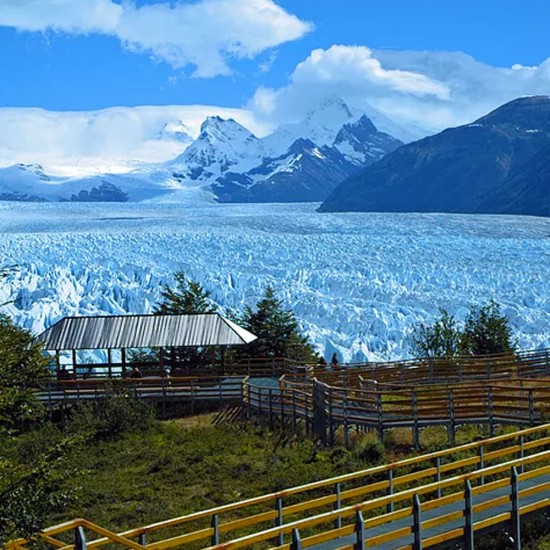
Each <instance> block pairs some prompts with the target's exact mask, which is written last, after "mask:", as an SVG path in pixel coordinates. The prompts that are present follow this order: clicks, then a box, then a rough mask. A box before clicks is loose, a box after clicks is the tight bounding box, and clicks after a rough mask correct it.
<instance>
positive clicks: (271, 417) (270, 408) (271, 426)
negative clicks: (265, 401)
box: [269, 388, 273, 430]
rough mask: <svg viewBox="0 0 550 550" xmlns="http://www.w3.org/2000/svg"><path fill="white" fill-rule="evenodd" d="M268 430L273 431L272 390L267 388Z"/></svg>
mask: <svg viewBox="0 0 550 550" xmlns="http://www.w3.org/2000/svg"><path fill="white" fill-rule="evenodd" d="M269 429H270V430H273V390H272V389H271V388H269Z"/></svg>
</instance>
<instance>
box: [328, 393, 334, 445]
mask: <svg viewBox="0 0 550 550" xmlns="http://www.w3.org/2000/svg"><path fill="white" fill-rule="evenodd" d="M328 414H329V420H328V443H329V445H330V446H331V447H332V446H333V445H334V418H333V416H334V415H333V408H332V387H331V388H330V389H329V391H328Z"/></svg>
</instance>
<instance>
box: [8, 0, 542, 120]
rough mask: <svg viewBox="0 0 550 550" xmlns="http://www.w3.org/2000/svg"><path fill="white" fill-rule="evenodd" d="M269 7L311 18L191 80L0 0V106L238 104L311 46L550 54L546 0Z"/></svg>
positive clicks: (312, 0)
mask: <svg viewBox="0 0 550 550" xmlns="http://www.w3.org/2000/svg"><path fill="white" fill-rule="evenodd" d="M79 2H80V3H81V5H83V4H84V3H85V2H84V1H83V0H79ZM42 3H44V2H42ZM46 3H47V2H46ZM159 3H162V2H159V1H157V2H156V4H159ZM187 3H188V2H187ZM3 4H6V5H7V4H11V5H12V7H13V6H14V5H17V6H19V9H20V10H21V11H22V12H23V13H22V15H20V17H19V19H18V24H14V23H13V22H11V21H7V22H6V21H2V20H1V19H2V16H1V11H2V9H3V8H2V5H3ZM145 4H153V2H139V3H138V4H137V7H142V6H144V5H145ZM277 5H278V6H279V7H280V8H282V9H284V10H285V12H286V13H288V14H291V15H294V16H296V17H298V18H299V19H300V20H301V21H303V22H310V23H312V28H311V30H309V32H308V31H306V32H303V33H302V35H301V36H299V37H297V38H293V37H291V38H289V39H288V40H281V41H280V43H279V44H275V45H273V46H269V45H268V46H266V47H265V48H260V49H261V51H259V52H258V53H257V54H254V55H251V57H250V58H246V59H239V58H238V57H235V58H233V59H230V61H229V63H228V64H229V67H230V74H224V75H219V76H213V77H207V78H200V77H199V78H197V77H191V73H192V72H193V70H194V68H193V64H188V65H184V66H177V67H176V66H173V64H170V63H169V62H167V61H166V60H164V59H162V58H159V57H158V56H154V55H152V54H151V52H150V51H145V52H143V51H139V52H134V51H130V50H129V49H128V48H127V47H123V46H122V45H121V41H120V39H119V38H118V37H117V36H114V35H109V34H105V33H98V32H93V31H92V32H90V31H89V30H86V29H84V30H82V31H78V32H73V31H71V30H67V29H62V30H52V29H51V27H48V26H47V21H46V22H44V25H43V28H38V29H37V30H34V29H32V30H27V29H25V12H26V13H27V14H28V15H29V16H30V15H32V11H33V10H36V9H37V8H36V2H34V1H30V0H17V1H15V0H13V1H12V0H0V23H3V24H4V26H0V52H1V53H0V74H2V75H3V77H2V79H1V81H0V106H19V107H43V108H46V109H52V110H90V109H100V108H105V107H109V106H113V105H130V106H134V105H142V104H151V105H159V104H160V105H163V104H195V103H202V104H213V105H221V106H231V107H240V106H242V105H245V104H246V103H247V102H248V101H249V100H250V98H252V97H253V96H254V94H255V91H256V90H257V88H258V87H260V86H262V87H267V88H270V89H278V88H281V87H283V86H285V85H287V84H288V82H289V78H290V76H291V75H292V73H293V71H294V69H295V68H296V66H297V64H298V63H300V62H302V61H304V60H305V59H306V58H307V57H308V55H309V54H310V52H311V51H312V50H314V49H317V48H321V49H324V50H326V49H328V48H330V47H331V46H332V45H334V44H342V45H348V46H351V45H363V46H367V47H368V48H371V49H373V50H387V49H389V50H396V51H402V50H416V51H418V50H431V51H451V52H452V51H462V52H465V53H466V54H469V55H471V56H472V57H474V58H475V59H476V60H477V61H480V62H482V63H485V64H487V65H490V66H494V67H510V66H512V65H513V64H516V63H520V64H522V65H526V66H534V65H539V64H540V63H541V62H543V61H544V60H545V59H546V58H548V57H549V56H550V55H549V47H550V43H549V42H550V41H549V40H548V30H547V28H548V27H547V26H548V21H549V16H550V6H549V4H548V2H547V0H529V2H527V3H526V2H523V3H520V2H519V1H516V0H483V1H480V0H477V1H474V0H462V1H461V2H455V1H451V2H447V1H441V0H438V1H436V0H418V1H416V2H410V1H409V0H406V1H405V0H399V1H396V0H393V1H392V0H386V1H384V2H381V1H377V2H371V1H370V0H340V1H335V0H280V1H277ZM526 6H527V7H526ZM33 25H34V26H35V27H40V24H38V25H37V24H34V23H33ZM298 34H300V33H298ZM273 42H277V40H274V41H273ZM266 67H269V69H267V68H266ZM549 93H550V90H549Z"/></svg>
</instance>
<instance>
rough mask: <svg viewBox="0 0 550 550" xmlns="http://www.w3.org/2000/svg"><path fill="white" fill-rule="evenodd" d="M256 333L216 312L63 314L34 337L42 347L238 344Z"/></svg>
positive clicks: (160, 346) (253, 337)
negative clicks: (190, 313)
mask: <svg viewBox="0 0 550 550" xmlns="http://www.w3.org/2000/svg"><path fill="white" fill-rule="evenodd" d="M254 340H256V336H254V335H253V334H252V333H250V332H248V331H247V330H245V329H244V328H242V327H239V326H238V325H236V324H235V323H233V322H231V321H229V320H228V319H225V318H224V317H222V316H221V315H218V314H217V313H203V314H197V315H97V316H91V317H64V318H63V319H61V320H60V321H58V322H57V323H55V325H53V326H51V327H50V328H48V329H47V330H45V331H44V332H43V333H42V334H40V335H39V336H38V337H37V341H38V342H42V343H43V344H44V349H46V350H52V351H55V350H70V349H122V348H164V347H166V348H170V347H193V346H238V345H241V344H248V343H250V342H252V341H254Z"/></svg>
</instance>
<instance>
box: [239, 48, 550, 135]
mask: <svg viewBox="0 0 550 550" xmlns="http://www.w3.org/2000/svg"><path fill="white" fill-rule="evenodd" d="M539 94H541V95H548V94H550V59H547V60H546V61H544V62H543V63H541V64H540V65H538V66H535V67H527V66H523V65H520V64H514V65H512V66H510V67H493V66H491V65H488V64H485V63H482V62H480V61H477V60H476V59H474V58H473V57H471V56H469V55H467V54H464V53H462V52H445V51H391V50H371V49H369V48H367V47H364V46H342V45H334V46H331V47H330V48H328V49H318V50H314V51H313V52H312V53H311V54H310V55H309V56H308V57H307V59H305V60H304V61H302V62H301V63H299V64H298V65H297V66H296V68H295V69H294V71H293V73H292V74H291V76H290V79H289V83H288V84H287V85H286V86H284V87H282V88H278V89H273V88H265V87H263V88H259V89H258V90H257V91H256V93H255V95H254V97H253V98H252V100H251V101H250V103H249V106H250V108H252V109H253V110H254V111H255V112H256V113H257V115H258V116H260V117H264V118H265V119H266V120H274V121H277V122H280V121H292V120H296V119H298V118H300V117H301V116H303V115H304V113H305V112H306V111H307V110H308V109H309V108H310V107H311V105H312V103H315V102H316V101H321V100H322V99H323V98H324V97H327V96H330V95H339V96H341V97H342V98H343V99H344V100H345V101H347V102H348V103H349V104H350V105H352V106H355V107H356V108H358V109H364V110H366V111H367V112H368V111H369V109H372V108H374V109H375V110H377V111H379V112H381V113H383V114H385V115H387V116H389V117H391V118H392V119H393V120H394V121H396V122H398V123H399V124H401V125H403V126H404V127H406V128H408V129H409V130H410V131H411V134H416V135H420V134H422V133H424V135H425V134H426V133H430V132H434V131H438V130H441V129H443V128H446V127H449V126H456V125H459V124H464V123H467V122H470V121H472V120H474V119H476V118H479V117H480V116H482V115H484V114H485V113H487V112H488V111H490V110H492V109H494V108H496V107H498V106H499V105H501V104H503V103H505V102H507V101H510V100H512V99H515V98H517V97H519V96H523V95H539Z"/></svg>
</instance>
